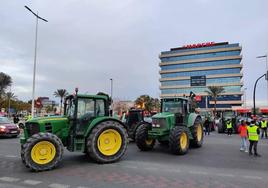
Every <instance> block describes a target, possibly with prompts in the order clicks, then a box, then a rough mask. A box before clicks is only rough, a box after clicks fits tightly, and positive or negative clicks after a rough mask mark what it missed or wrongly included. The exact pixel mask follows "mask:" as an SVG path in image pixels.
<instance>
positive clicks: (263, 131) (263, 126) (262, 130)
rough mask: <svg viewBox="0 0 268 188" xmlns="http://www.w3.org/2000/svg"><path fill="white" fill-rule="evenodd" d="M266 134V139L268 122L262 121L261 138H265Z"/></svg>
mask: <svg viewBox="0 0 268 188" xmlns="http://www.w3.org/2000/svg"><path fill="white" fill-rule="evenodd" d="M264 134H265V138H267V121H266V120H265V119H262V121H261V138H263V136H264Z"/></svg>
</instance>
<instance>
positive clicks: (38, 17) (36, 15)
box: [24, 6, 48, 117]
mask: <svg viewBox="0 0 268 188" xmlns="http://www.w3.org/2000/svg"><path fill="white" fill-rule="evenodd" d="M24 7H25V8H26V9H27V10H28V11H30V12H31V13H32V14H33V15H34V16H35V17H36V26H35V48H34V68H33V91H32V110H31V115H32V117H34V98H35V74H36V54H37V33H38V20H39V19H40V20H43V21H44V22H48V21H47V20H46V19H44V18H41V17H40V16H38V12H37V13H34V12H33V11H32V10H31V9H30V8H29V7H27V6H24Z"/></svg>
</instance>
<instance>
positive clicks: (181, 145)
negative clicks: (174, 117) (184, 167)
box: [169, 126, 189, 155]
mask: <svg viewBox="0 0 268 188" xmlns="http://www.w3.org/2000/svg"><path fill="white" fill-rule="evenodd" d="M169 148H170V151H171V153H173V154H175V155H184V154H186V153H187V152H188V150H189V133H188V130H187V127H184V126H176V127H174V128H173V129H172V131H171V133H170V135H169Z"/></svg>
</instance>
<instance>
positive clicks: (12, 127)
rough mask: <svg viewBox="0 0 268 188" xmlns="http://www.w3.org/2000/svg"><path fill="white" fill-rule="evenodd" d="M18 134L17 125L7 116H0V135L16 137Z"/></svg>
mask: <svg viewBox="0 0 268 188" xmlns="http://www.w3.org/2000/svg"><path fill="white" fill-rule="evenodd" d="M19 134H20V129H19V127H18V126H17V125H16V124H14V123H12V122H11V121H10V120H9V119H8V118H7V117H0V136H7V137H17V136H18V135H19Z"/></svg>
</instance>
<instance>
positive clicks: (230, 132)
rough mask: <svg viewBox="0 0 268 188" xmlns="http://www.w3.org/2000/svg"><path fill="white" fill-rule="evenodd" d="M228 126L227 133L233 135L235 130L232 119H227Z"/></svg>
mask: <svg viewBox="0 0 268 188" xmlns="http://www.w3.org/2000/svg"><path fill="white" fill-rule="evenodd" d="M226 127H227V135H229V136H231V135H232V132H233V126H232V122H231V120H230V119H228V120H227V122H226Z"/></svg>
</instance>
